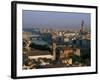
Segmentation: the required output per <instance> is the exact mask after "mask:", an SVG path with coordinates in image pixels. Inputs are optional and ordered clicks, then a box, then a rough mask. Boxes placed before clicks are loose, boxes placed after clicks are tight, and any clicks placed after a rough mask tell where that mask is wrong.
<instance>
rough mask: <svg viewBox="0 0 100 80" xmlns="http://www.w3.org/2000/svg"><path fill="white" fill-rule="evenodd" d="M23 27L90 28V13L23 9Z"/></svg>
mask: <svg viewBox="0 0 100 80" xmlns="http://www.w3.org/2000/svg"><path fill="white" fill-rule="evenodd" d="M22 19H23V20H22V21H23V28H33V27H35V28H52V29H60V30H62V29H63V30H65V29H68V30H77V29H79V28H80V27H81V23H82V20H83V21H84V28H87V29H90V23H91V22H90V14H89V13H73V12H53V11H33V10H23V17H22Z"/></svg>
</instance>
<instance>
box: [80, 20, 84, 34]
mask: <svg viewBox="0 0 100 80" xmlns="http://www.w3.org/2000/svg"><path fill="white" fill-rule="evenodd" d="M83 27H84V21H83V20H82V23H81V30H82V32H83Z"/></svg>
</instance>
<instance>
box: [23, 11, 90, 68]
mask: <svg viewBox="0 0 100 80" xmlns="http://www.w3.org/2000/svg"><path fill="white" fill-rule="evenodd" d="M25 12H26V13H31V12H32V11H23V33H22V35H23V42H22V43H23V53H22V55H23V61H22V62H23V64H22V68H23V69H25V70H27V69H43V68H60V67H66V68H67V67H85V66H91V30H90V17H86V19H84V18H83V17H85V16H84V14H85V15H86V16H87V15H88V14H86V13H82V14H81V15H80V16H82V15H83V16H82V18H79V22H77V23H78V24H77V23H75V24H74V23H70V22H68V23H67V22H65V21H68V20H69V21H72V22H73V21H74V20H75V19H68V18H67V17H65V19H63V18H62V19H61V16H60V19H61V20H59V21H58V23H56V22H57V19H56V18H59V16H58V17H57V16H55V17H56V18H55V17H52V18H51V16H50V15H51V14H50V12H42V13H41V15H40V18H41V16H42V17H43V16H44V17H45V14H46V15H48V13H49V15H48V16H49V17H50V18H51V21H52V20H53V22H52V24H53V27H51V26H52V25H50V24H51V22H50V24H49V22H48V21H50V18H49V17H48V19H47V17H46V19H45V18H43V19H41V21H42V23H43V21H44V23H43V24H44V25H43V24H40V19H39V18H37V19H39V20H37V21H38V22H37V25H36V24H35V23H34V21H32V20H33V19H34V15H32V16H33V17H31V16H30V17H29V15H30V14H25ZM33 12H34V11H33ZM33 12H32V13H33ZM37 13H39V11H37ZM51 13H52V15H53V14H57V15H62V14H63V15H64V14H65V15H66V14H67V13H59V12H58V13H55V12H51ZM65 15H64V16H65ZM69 15H71V16H73V15H74V16H76V15H77V13H68V16H69ZM26 16H28V18H30V20H31V22H32V23H31V24H29V23H30V20H29V21H28V20H26V19H25V17H26ZM37 16H38V17H39V14H37ZM66 16H67V15H66ZM77 16H78V15H77ZM77 16H76V17H77ZM88 16H89V15H88ZM35 17H36V14H35ZM31 18H32V19H31ZM54 18H55V19H54ZM76 19H78V17H77V18H76ZM35 20H36V18H35ZM87 20H88V21H87ZM46 21H47V22H48V25H47V24H46V25H45V22H46ZM59 22H65V23H62V25H61V23H59ZM87 22H88V24H86V23H87ZM54 23H56V24H55V25H54ZM69 24H74V25H76V26H78V27H71V25H69ZM26 25H27V26H26ZM28 25H29V26H28ZM59 25H60V26H59ZM65 25H69V27H65ZM30 26H31V27H30ZM38 26H40V27H38ZM41 26H42V27H41ZM43 26H44V27H43ZM57 26H58V27H57ZM61 26H62V27H61ZM63 26H64V27H63ZM72 26H73V25H72ZM87 26H88V27H87Z"/></svg>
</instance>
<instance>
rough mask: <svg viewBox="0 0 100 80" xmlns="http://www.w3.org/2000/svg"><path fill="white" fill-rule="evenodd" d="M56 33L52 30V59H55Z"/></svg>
mask: <svg viewBox="0 0 100 80" xmlns="http://www.w3.org/2000/svg"><path fill="white" fill-rule="evenodd" d="M55 41H56V34H55V33H54V32H52V53H53V58H52V60H56V42H55Z"/></svg>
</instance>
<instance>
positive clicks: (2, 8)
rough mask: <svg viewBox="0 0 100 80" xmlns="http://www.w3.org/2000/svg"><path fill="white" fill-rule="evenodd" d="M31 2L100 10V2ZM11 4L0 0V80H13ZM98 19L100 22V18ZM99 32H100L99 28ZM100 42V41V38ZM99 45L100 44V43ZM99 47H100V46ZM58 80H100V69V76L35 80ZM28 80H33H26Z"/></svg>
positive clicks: (41, 0)
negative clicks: (11, 73) (93, 6)
mask: <svg viewBox="0 0 100 80" xmlns="http://www.w3.org/2000/svg"><path fill="white" fill-rule="evenodd" d="M24 1H26V0H24ZM31 1H37V2H51V3H53V2H55V3H64V4H83V5H99V9H100V0H31ZM10 3H11V0H0V80H12V79H11V78H10V71H11V69H10V67H11V66H10V65H11V41H10V40H11V12H10V9H11V5H10ZM99 14H100V11H99ZM98 17H99V21H100V16H98ZM99 26H100V24H99ZM98 30H100V29H99V27H98ZM99 33H100V31H99ZM98 41H100V37H99V38H98ZM98 44H100V42H99V43H98ZM98 47H100V45H99V46H98ZM99 52H100V49H99ZM98 56H100V54H98ZM99 61H100V58H99ZM99 67H100V64H99ZM56 79H58V80H100V69H99V74H92V75H80V76H79V75H78V76H63V77H51V78H42V79H40V78H35V79H34V80H56ZM26 80H33V79H26Z"/></svg>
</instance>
